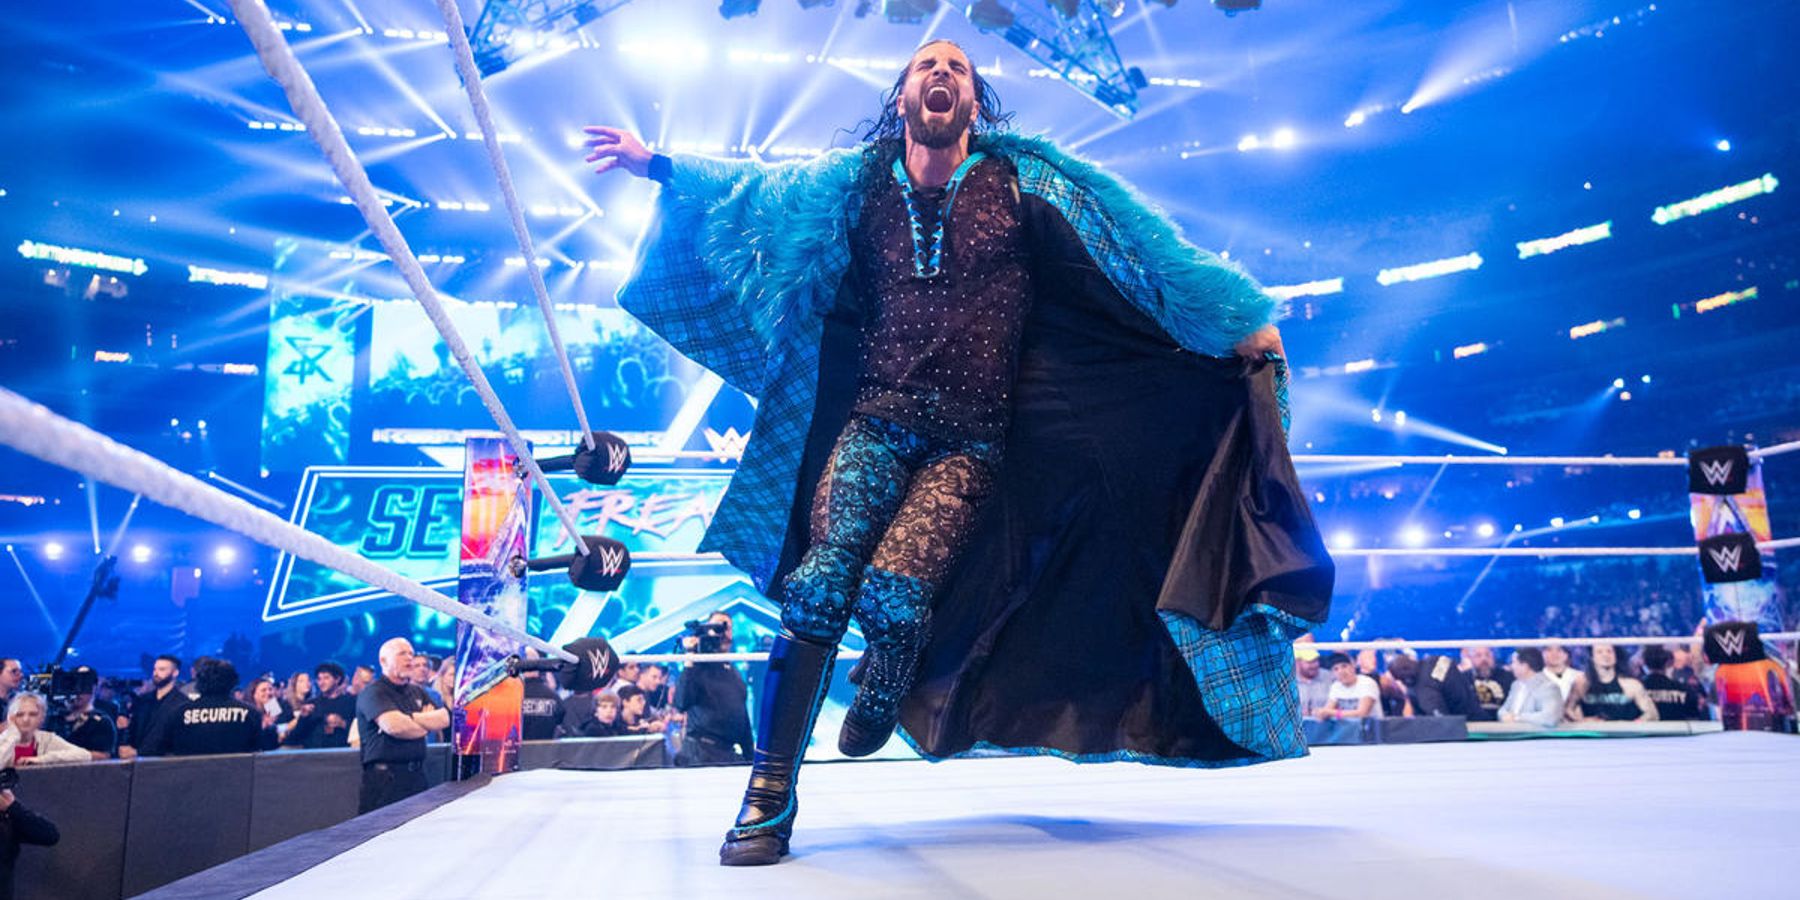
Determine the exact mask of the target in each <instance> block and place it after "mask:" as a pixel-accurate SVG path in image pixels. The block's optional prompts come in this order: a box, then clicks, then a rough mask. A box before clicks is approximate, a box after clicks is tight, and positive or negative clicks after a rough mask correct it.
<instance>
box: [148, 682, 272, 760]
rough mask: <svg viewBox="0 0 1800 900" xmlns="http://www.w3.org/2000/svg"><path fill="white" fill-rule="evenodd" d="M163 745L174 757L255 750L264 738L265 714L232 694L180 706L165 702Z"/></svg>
mask: <svg viewBox="0 0 1800 900" xmlns="http://www.w3.org/2000/svg"><path fill="white" fill-rule="evenodd" d="M159 715H161V716H163V717H166V719H167V724H166V730H165V731H163V739H162V744H163V746H162V747H160V748H158V750H159V752H162V753H167V754H170V755H173V756H201V755H204V754H209V753H254V752H256V751H257V749H258V748H259V746H260V744H261V740H262V713H259V712H257V711H256V710H254V709H251V708H250V707H249V706H248V705H246V704H243V703H240V702H238V701H237V700H234V699H232V698H231V697H230V696H229V695H223V694H221V695H217V696H212V697H206V696H203V697H201V698H200V699H198V700H189V701H187V702H185V703H182V704H180V705H179V706H168V705H166V704H165V705H164V708H163V711H162V712H161V713H160V714H159Z"/></svg>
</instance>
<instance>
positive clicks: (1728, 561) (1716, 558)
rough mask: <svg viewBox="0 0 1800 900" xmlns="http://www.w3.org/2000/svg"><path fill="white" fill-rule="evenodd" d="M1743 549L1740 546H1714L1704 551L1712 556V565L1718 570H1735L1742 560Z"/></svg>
mask: <svg viewBox="0 0 1800 900" xmlns="http://www.w3.org/2000/svg"><path fill="white" fill-rule="evenodd" d="M1743 550H1744V548H1742V547H1716V548H1709V549H1708V550H1707V551H1706V553H1707V555H1708V556H1711V557H1712V561H1713V565H1715V566H1718V567H1719V571H1721V572H1736V571H1737V570H1738V566H1740V565H1742V564H1743V562H1744V553H1743Z"/></svg>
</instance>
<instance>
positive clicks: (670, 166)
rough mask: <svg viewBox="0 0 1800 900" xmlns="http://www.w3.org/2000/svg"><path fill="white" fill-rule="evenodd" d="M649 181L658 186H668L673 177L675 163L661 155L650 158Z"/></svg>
mask: <svg viewBox="0 0 1800 900" xmlns="http://www.w3.org/2000/svg"><path fill="white" fill-rule="evenodd" d="M648 174H649V176H650V180H651V181H654V182H657V183H658V184H668V183H669V179H670V178H673V177H675V161H674V160H672V159H670V158H668V157H667V156H664V155H663V154H661V153H658V154H655V155H654V156H651V157H650V170H649V173H648Z"/></svg>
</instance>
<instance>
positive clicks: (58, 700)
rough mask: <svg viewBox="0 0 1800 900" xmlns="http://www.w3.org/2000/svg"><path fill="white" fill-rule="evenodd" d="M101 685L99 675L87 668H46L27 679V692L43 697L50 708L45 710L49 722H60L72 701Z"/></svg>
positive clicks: (45, 716)
mask: <svg viewBox="0 0 1800 900" xmlns="http://www.w3.org/2000/svg"><path fill="white" fill-rule="evenodd" d="M99 683H100V675H99V673H97V672H95V671H94V670H93V669H90V668H87V667H86V666H83V667H81V668H79V669H59V668H56V667H55V666H45V667H44V670H43V671H42V672H33V673H31V674H30V675H27V676H26V677H25V690H28V691H31V692H32V693H34V694H40V695H42V696H43V698H44V705H45V706H46V707H48V708H47V709H45V710H44V719H45V720H46V721H47V722H59V721H61V720H62V718H63V716H64V715H66V714H67V713H68V711H69V703H70V702H71V701H73V700H74V699H75V698H76V697H79V696H81V695H82V694H92V693H93V692H94V688H95V686H96V685H98V684H99Z"/></svg>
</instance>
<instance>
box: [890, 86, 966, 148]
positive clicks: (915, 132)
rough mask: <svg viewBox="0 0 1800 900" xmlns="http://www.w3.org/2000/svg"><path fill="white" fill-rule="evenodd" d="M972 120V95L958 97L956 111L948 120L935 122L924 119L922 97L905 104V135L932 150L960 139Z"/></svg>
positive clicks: (964, 134)
mask: <svg viewBox="0 0 1800 900" xmlns="http://www.w3.org/2000/svg"><path fill="white" fill-rule="evenodd" d="M921 93H923V92H921ZM973 121H975V100H974V98H972V97H971V98H966V99H965V98H958V100H957V104H956V113H955V114H954V115H952V116H951V117H950V120H949V121H948V122H938V123H935V124H934V123H931V122H927V121H925V102H924V99H923V97H921V98H920V99H919V100H918V101H917V102H914V103H908V104H907V105H906V136H907V137H908V138H910V139H911V140H912V141H913V142H915V143H917V144H920V145H922V146H924V147H927V148H930V149H932V150H942V149H944V148H945V147H949V146H951V145H953V144H955V143H956V142H957V141H960V140H962V139H963V138H964V137H965V136H967V134H968V132H969V124H970V123H971V122H973Z"/></svg>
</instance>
